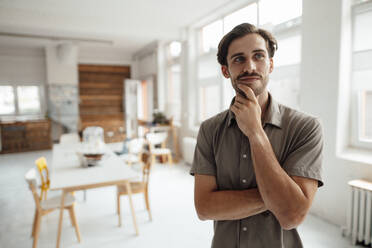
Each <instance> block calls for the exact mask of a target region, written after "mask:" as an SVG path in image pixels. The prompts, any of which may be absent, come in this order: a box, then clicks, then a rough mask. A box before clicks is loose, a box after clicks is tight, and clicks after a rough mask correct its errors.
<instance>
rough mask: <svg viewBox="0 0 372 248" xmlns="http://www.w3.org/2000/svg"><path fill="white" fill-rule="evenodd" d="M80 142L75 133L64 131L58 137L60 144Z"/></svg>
mask: <svg viewBox="0 0 372 248" xmlns="http://www.w3.org/2000/svg"><path fill="white" fill-rule="evenodd" d="M76 143H80V137H79V134H77V133H65V134H62V135H61V137H60V138H59V144H61V145H69V144H76Z"/></svg>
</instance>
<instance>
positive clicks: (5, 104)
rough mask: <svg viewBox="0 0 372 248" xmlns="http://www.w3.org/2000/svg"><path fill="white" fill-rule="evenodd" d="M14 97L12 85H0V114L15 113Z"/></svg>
mask: <svg viewBox="0 0 372 248" xmlns="http://www.w3.org/2000/svg"><path fill="white" fill-rule="evenodd" d="M14 98H15V97H14V91H13V87H12V86H0V115H11V114H14V113H15V104H14Z"/></svg>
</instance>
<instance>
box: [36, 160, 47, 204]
mask: <svg viewBox="0 0 372 248" xmlns="http://www.w3.org/2000/svg"><path fill="white" fill-rule="evenodd" d="M35 164H36V166H37V168H38V170H39V173H40V178H41V193H40V200H46V198H47V192H48V190H49V186H50V180H49V170H48V166H47V162H46V159H45V157H40V158H38V159H37V160H36V161H35Z"/></svg>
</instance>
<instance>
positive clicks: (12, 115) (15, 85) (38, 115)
mask: <svg viewBox="0 0 372 248" xmlns="http://www.w3.org/2000/svg"><path fill="white" fill-rule="evenodd" d="M0 86H9V87H12V88H13V93H14V112H13V113H9V114H2V113H0V118H1V119H4V120H7V119H13V118H16V119H19V118H20V119H34V118H42V117H44V116H45V115H46V108H45V92H44V91H45V89H44V85H43V84H41V83H6V82H5V83H0ZM26 86H34V87H37V88H38V97H39V104H40V109H39V111H38V112H36V113H21V111H20V107H19V106H20V103H19V96H18V87H26Z"/></svg>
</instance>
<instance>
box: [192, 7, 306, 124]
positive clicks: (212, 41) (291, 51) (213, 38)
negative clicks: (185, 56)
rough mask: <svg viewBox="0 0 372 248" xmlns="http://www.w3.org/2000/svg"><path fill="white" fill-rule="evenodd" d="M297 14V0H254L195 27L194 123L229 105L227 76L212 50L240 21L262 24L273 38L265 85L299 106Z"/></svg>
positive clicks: (299, 9)
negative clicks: (273, 51) (271, 62)
mask: <svg viewBox="0 0 372 248" xmlns="http://www.w3.org/2000/svg"><path fill="white" fill-rule="evenodd" d="M278 9H285V11H278ZM301 15H302V1H301V0H283V1H277V0H257V1H252V2H251V3H250V4H249V5H246V6H243V7H242V8H240V9H237V10H235V11H233V12H230V13H226V14H225V15H223V16H222V17H221V18H219V19H217V20H214V21H213V22H211V23H209V24H207V25H205V26H203V27H201V28H200V29H199V42H198V43H197V44H198V45H199V49H198V51H199V54H198V55H197V63H196V67H197V86H198V88H197V89H198V98H197V104H196V105H197V107H196V109H197V111H198V113H199V114H198V120H197V121H196V123H197V124H198V123H200V122H202V121H204V120H205V119H206V118H208V117H211V116H213V115H215V114H218V113H219V112H221V111H223V110H224V109H227V108H228V107H229V106H230V103H231V100H232V98H233V97H234V95H235V92H234V90H233V88H232V87H231V82H230V79H225V78H224V77H223V76H222V75H221V69H220V65H219V64H218V62H217V60H216V53H217V47H218V43H219V41H220V40H221V38H222V36H223V35H224V34H226V33H228V32H229V31H231V29H232V28H233V27H235V26H236V25H239V24H241V23H244V22H248V23H251V24H254V25H258V26H260V27H263V28H264V29H267V30H269V31H271V32H272V33H273V34H274V36H275V37H276V38H277V40H278V43H279V49H278V51H277V53H276V54H275V56H274V71H273V73H272V74H271V75H270V83H269V87H268V89H269V91H270V92H271V94H272V95H273V96H274V97H275V99H276V100H277V101H279V102H281V103H283V104H285V105H287V106H290V107H293V108H297V109H298V108H299V89H300V67H301V27H300V24H301ZM217 98H218V99H217ZM210 101H212V102H210Z"/></svg>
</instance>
